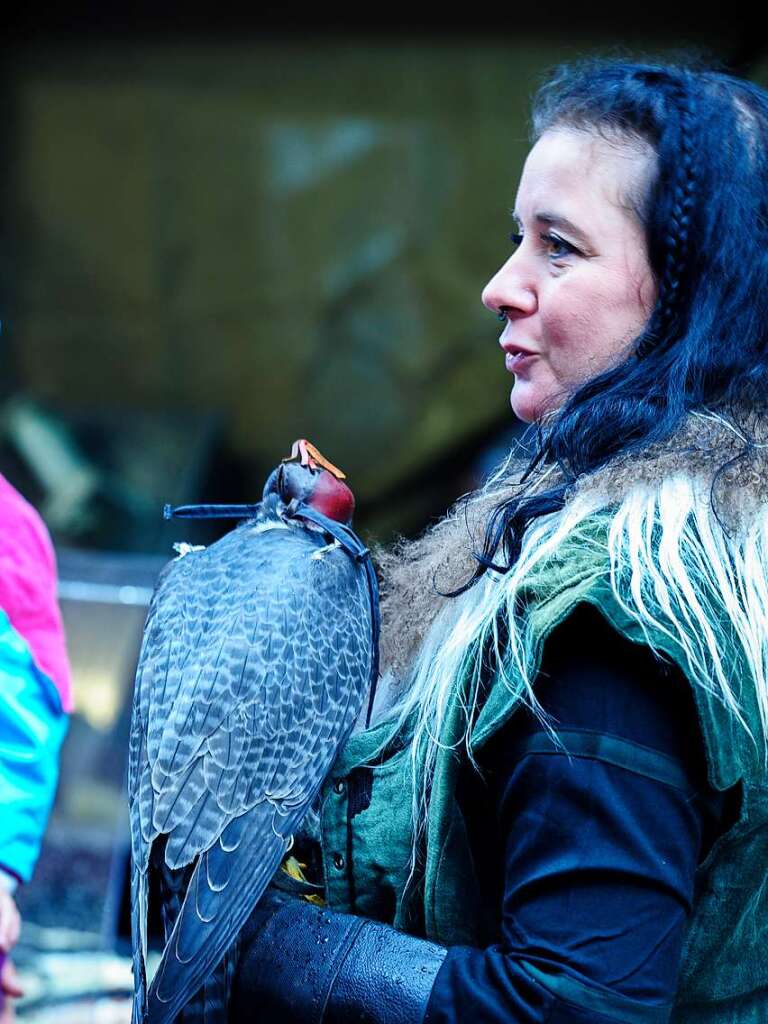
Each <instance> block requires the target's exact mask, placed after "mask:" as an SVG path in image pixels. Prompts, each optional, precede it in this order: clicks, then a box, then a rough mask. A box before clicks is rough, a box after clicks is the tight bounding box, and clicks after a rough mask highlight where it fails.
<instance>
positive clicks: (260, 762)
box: [129, 524, 373, 1020]
mask: <svg viewBox="0 0 768 1024" xmlns="http://www.w3.org/2000/svg"><path fill="white" fill-rule="evenodd" d="M248 530H253V526H252V525H249V524H246V525H244V526H241V527H239V528H238V529H237V530H235V531H233V532H232V533H230V534H228V535H227V536H226V537H224V538H222V540H221V541H218V542H217V543H216V544H215V545H212V546H211V547H209V548H208V549H206V550H205V551H202V552H194V553H191V554H188V555H185V556H184V557H183V558H181V559H179V560H177V561H176V562H174V563H171V567H170V569H169V570H167V571H166V572H165V573H164V575H163V577H162V579H161V582H160V584H159V585H158V589H157V591H156V594H155V597H154V599H153V602H152V605H151V608H150V613H149V616H148V619H147V625H146V628H145V638H144V643H143V646H142V653H141V656H140V662H139V669H138V672H137V679H136V695H135V705H134V721H133V725H132V735H131V745H130V761H131V763H130V766H129V790H130V802H131V822H132V833H133V851H134V857H135V858H136V863H137V864H138V866H139V869H140V871H142V872H146V870H147V866H148V856H149V849H150V847H151V845H152V843H153V842H154V841H155V840H156V839H157V837H158V836H160V835H165V836H167V840H166V845H165V861H166V863H167V865H168V866H169V867H171V868H178V869H180V868H183V867H184V866H185V865H188V864H190V863H192V862H193V861H194V860H195V858H199V859H198V861H197V864H196V867H195V870H194V874H193V881H192V882H191V883H190V890H189V896H188V898H187V899H186V900H185V903H184V906H183V908H182V912H181V913H180V915H179V918H178V921H177V925H176V927H175V928H174V936H173V937H172V941H171V942H170V943H169V944H168V946H167V948H166V950H165V952H164V955H163V959H162V961H161V968H160V969H159V970H158V978H157V980H156V981H154V982H153V985H152V990H153V992H154V993H155V994H157V993H159V997H158V998H160V997H166V996H167V997H169V998H170V993H171V990H172V989H173V990H174V992H175V993H181V994H180V995H179V999H182V998H183V999H186V998H188V997H189V995H190V994H191V993H192V992H193V991H194V986H196V985H197V986H199V984H200V982H201V980H202V979H203V978H204V977H205V975H206V974H207V973H208V971H209V970H210V969H211V967H212V966H213V965H214V964H215V963H216V962H217V960H218V959H220V958H221V955H222V954H223V952H224V950H225V949H226V947H227V945H228V944H229V943H230V942H231V941H232V939H233V937H234V935H235V934H236V931H237V929H239V927H240V926H241V925H242V923H243V922H244V920H245V918H246V917H247V916H248V913H250V910H251V909H252V907H253V905H254V904H255V902H256V900H257V899H258V896H259V895H260V894H261V892H262V891H263V888H264V887H265V886H266V884H267V883H268V881H269V879H270V878H271V876H272V874H273V873H274V871H275V869H276V868H277V866H278V864H279V862H280V860H281V858H282V856H283V854H284V852H285V849H286V846H287V844H288V837H289V836H290V834H291V833H292V832H293V831H294V830H295V828H296V827H297V826H298V824H299V823H300V821H301V818H302V817H303V816H304V814H305V813H306V810H307V807H308V805H309V803H310V802H311V801H312V799H313V798H314V796H315V795H316V793H317V791H318V789H319V787H320V785H321V783H322V781H323V779H324V778H325V776H326V774H327V772H328V770H329V769H330V766H331V764H332V762H333V760H334V758H335V756H336V753H337V751H338V748H339V746H340V744H341V742H342V741H343V739H344V738H345V737H346V735H348V733H349V731H350V729H351V727H352V725H353V723H354V721H355V719H356V717H357V715H358V713H359V711H360V709H361V707H362V703H363V700H364V697H365V693H366V690H367V683H368V677H369V673H370V669H371V664H372V656H373V651H372V639H371V622H370V607H369V597H368V591H367V585H366V582H365V575H364V572H363V571H362V570H361V568H360V567H359V566H357V565H355V564H354V563H353V562H352V561H351V559H349V558H348V556H347V555H346V554H345V553H344V552H343V551H341V550H335V551H332V552H327V553H324V554H323V555H322V557H317V552H318V551H319V549H320V548H321V547H322V546H323V545H324V540H323V539H322V537H319V536H316V535H312V534H310V533H308V532H307V531H304V530H301V529H290V530H282V529H281V530H274V531H268V532H265V533H262V534H261V535H257V536H249V535H248V533H247V532H244V531H248ZM313 556H314V557H313ZM192 893H194V901H193V900H192V898H191V897H192ZM182 965H183V969H181V968H182ZM161 972H162V973H161ZM151 998H152V994H151ZM177 1001H178V1000H176V999H175V996H174V1003H173V1005H176V1002H177ZM163 1005H165V1006H170V1004H167V1003H164V1004H163ZM180 1005H183V1003H182V1004H180ZM152 1019H153V1020H154V1019H155V1018H154V1017H153V1018H152ZM158 1019H168V1020H170V1019H171V1017H168V1016H166V1015H163V1017H162V1018H159V1017H158Z"/></svg>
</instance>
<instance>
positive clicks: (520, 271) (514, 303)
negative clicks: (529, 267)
mask: <svg viewBox="0 0 768 1024" xmlns="http://www.w3.org/2000/svg"><path fill="white" fill-rule="evenodd" d="M517 255H518V254H517V253H513V254H512V255H511V256H510V257H509V259H508V260H507V262H506V263H505V264H504V265H503V266H502V267H499V269H498V270H497V271H496V273H495V274H494V275H493V277H492V278H491V280H490V281H489V282H488V284H487V285H486V286H485V288H483V293H482V295H481V299H482V303H483V305H484V306H486V307H487V308H488V309H490V310H491V312H493V313H502V312H511V313H515V312H516V313H518V315H521V316H527V315H529V314H530V313H533V312H535V310H536V307H537V299H536V288H535V284H534V282H533V281H532V280H529V278H528V277H526V274H525V268H524V266H523V265H522V264H521V262H520V260H519V258H517V259H516V257H517Z"/></svg>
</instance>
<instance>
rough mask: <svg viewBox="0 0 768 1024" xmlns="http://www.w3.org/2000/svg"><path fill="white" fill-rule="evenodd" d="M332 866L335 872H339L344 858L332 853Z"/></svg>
mask: <svg viewBox="0 0 768 1024" xmlns="http://www.w3.org/2000/svg"><path fill="white" fill-rule="evenodd" d="M333 866H334V867H335V868H336V870H337V871H341V869H342V868H343V867H344V858H343V857H342V856H341V854H340V853H334V855H333Z"/></svg>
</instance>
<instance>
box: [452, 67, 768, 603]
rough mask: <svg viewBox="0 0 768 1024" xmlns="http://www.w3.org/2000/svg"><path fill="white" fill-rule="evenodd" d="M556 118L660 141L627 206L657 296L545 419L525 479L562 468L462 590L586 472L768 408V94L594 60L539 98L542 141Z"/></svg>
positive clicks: (508, 525) (509, 519) (700, 74)
mask: <svg viewBox="0 0 768 1024" xmlns="http://www.w3.org/2000/svg"><path fill="white" fill-rule="evenodd" d="M556 128H557V129H571V130H575V131H586V132H590V133H593V134H597V135H599V136H601V137H602V138H604V139H606V140H608V141H610V142H612V143H613V144H616V145H619V146H626V145H631V144H636V145H637V144H642V145H643V146H646V147H647V146H648V145H650V146H651V147H652V149H653V151H654V153H655V155H656V160H655V163H656V168H655V175H654V177H653V179H652V180H651V182H650V184H649V186H648V187H647V189H646V194H644V195H642V196H637V195H635V196H628V197H627V202H628V203H629V204H630V205H631V206H632V207H633V208H634V210H635V212H636V214H637V216H638V217H639V218H640V221H641V223H642V224H643V225H644V228H645V233H646V241H647V247H648V260H649V263H650V267H651V270H652V272H653V275H654V277H655V280H656V285H657V301H656V304H655V307H654V309H653V311H652V313H651V316H650V318H649V320H648V323H647V324H646V326H645V327H644V329H643V331H642V333H641V334H640V336H639V337H638V338H637V339H636V340H635V344H634V346H633V349H632V354H631V355H630V356H628V357H627V358H626V359H625V360H624V361H623V362H622V363H621V364H620V365H618V366H613V367H611V368H609V369H607V370H604V371H603V372H602V373H600V374H599V375H598V376H596V377H594V378H591V379H590V380H587V381H586V382H584V383H583V384H582V385H581V386H580V387H579V388H578V390H576V391H575V392H574V393H573V394H571V395H570V396H569V397H568V399H567V400H566V401H565V402H564V403H563V405H562V406H561V407H560V408H559V409H558V410H556V412H554V413H552V414H550V415H549V416H548V417H547V418H546V420H545V421H544V422H543V423H542V422H539V423H538V424H537V425H536V428H535V430H536V436H535V444H534V451H533V454H532V457H531V459H530V462H529V465H528V468H527V470H526V472H525V473H524V474H523V478H522V479H523V480H524V481H525V480H526V479H527V478H529V477H531V475H532V474H533V471H534V470H535V469H536V468H537V467H540V466H541V465H543V464H545V463H553V462H554V463H557V465H558V466H559V468H560V470H561V471H562V474H561V480H560V482H559V483H558V484H556V485H554V486H552V487H551V488H550V489H549V490H545V491H539V492H538V493H536V494H526V493H525V490H524V489H523V491H522V493H519V492H518V493H517V494H516V496H515V497H514V498H512V499H510V500H507V501H505V502H503V503H502V504H501V505H499V506H498V507H497V508H496V509H495V511H494V513H493V514H492V516H491V518H490V521H489V523H488V526H487V530H486V535H485V540H484V544H483V549H482V551H481V552H478V553H477V554H476V558H477V561H478V567H477V569H476V571H475V573H474V575H473V576H472V578H471V579H470V580H469V581H468V583H467V584H466V586H465V587H463V588H461V590H464V589H466V587H469V586H471V585H472V583H474V582H475V581H476V580H477V579H479V578H480V576H482V575H483V573H484V572H485V571H486V569H488V568H491V567H492V568H494V569H496V570H497V571H506V570H508V569H509V568H511V566H512V565H513V564H514V563H515V561H516V560H517V558H518V556H519V553H520V547H521V543H522V538H523V534H524V533H525V529H526V528H527V526H528V525H529V524H530V523H531V522H532V521H533V520H534V519H536V518H537V517H539V516H541V515H546V514H548V513H551V512H555V511H558V510H559V509H561V508H562V507H563V505H564V503H565V501H566V498H567V496H568V493H569V492H570V489H571V488H572V486H573V483H574V482H575V480H576V479H577V478H578V477H579V476H581V475H583V474H586V473H589V472H592V471H595V470H597V469H599V468H600V467H601V466H602V465H604V464H605V463H607V462H608V461H610V460H612V459H614V458H616V457H617V456H619V455H624V454H628V453H630V452H632V451H636V450H639V449H641V448H645V447H647V446H649V445H651V444H654V443H657V442H662V441H664V440H666V439H667V438H669V437H670V436H671V435H672V434H673V433H674V432H675V430H676V429H677V428H679V426H680V424H681V422H682V421H683V419H684V418H685V417H686V416H687V414H688V413H689V412H690V410H692V409H701V408H713V407H718V408H719V410H720V411H721V413H723V414H725V415H728V410H729V409H730V408H731V407H733V406H736V405H737V404H744V403H746V404H752V405H754V406H761V407H762V408H765V407H766V405H768V93H766V92H765V91H764V90H762V89H761V88H759V87H758V86H756V85H754V84H753V83H750V82H747V81H743V80H741V79H738V78H735V77H732V76H729V75H726V74H724V73H722V72H719V71H716V70H711V69H706V68H701V67H696V66H694V65H685V66H683V65H672V64H663V63H629V62H625V61H620V60H612V59H609V60H589V61H585V62H581V63H576V64H567V65H564V66H561V67H559V68H557V69H556V70H555V72H554V74H552V75H551V77H550V78H549V80H548V81H547V82H545V84H544V85H543V86H542V88H541V89H540V90H539V92H538V93H537V95H536V97H535V99H534V105H533V141H535V140H536V139H538V138H539V137H540V136H541V135H542V134H543V133H544V132H546V131H548V130H551V129H556ZM461 590H459V591H456V593H460V592H461Z"/></svg>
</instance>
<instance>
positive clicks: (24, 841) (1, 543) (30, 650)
mask: <svg viewBox="0 0 768 1024" xmlns="http://www.w3.org/2000/svg"><path fill="white" fill-rule="evenodd" d="M71 710H72V686H71V679H70V668H69V661H68V658H67V650H66V643H65V638H64V630H63V626H62V621H61V613H60V610H59V605H58V598H57V573H56V559H55V555H54V551H53V546H52V544H51V540H50V537H49V535H48V531H47V529H46V527H45V525H44V524H43V521H42V519H41V518H40V516H39V515H38V514H37V512H36V511H35V510H34V508H32V506H31V505H30V504H29V503H28V502H27V501H25V499H24V498H22V496H21V495H20V494H19V493H18V491H16V490H15V489H14V488H13V487H12V486H11V484H10V483H9V482H8V481H7V480H6V479H5V478H4V477H3V476H2V475H0V808H1V809H2V814H1V816H0V962H1V966H0V1007H1V1008H2V1009H0V1021H6V1020H11V1019H13V1010H12V1004H11V1002H10V1000H9V999H7V998H6V997H18V996H20V995H22V994H23V993H22V991H21V988H20V986H19V984H18V980H17V978H16V973H15V970H14V967H13V964H12V962H11V960H10V959H9V954H10V952H11V950H12V949H13V946H14V945H15V943H16V941H17V939H18V937H19V932H20V928H21V920H20V917H19V912H18V909H17V907H16V901H15V898H14V897H15V893H16V889H17V887H18V886H19V884H20V883H24V882H28V881H29V880H30V878H31V877H32V872H33V870H34V867H35V863H36V861H37V858H38V855H39V853H40V845H41V842H42V838H43V833H44V831H45V826H46V823H47V820H48V815H49V813H50V810H51V807H52V805H53V799H54V796H55V792H56V781H57V778H58V759H59V749H60V747H61V743H62V740H63V738H64V735H65V733H66V730H67V724H68V714H69V712H71Z"/></svg>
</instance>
